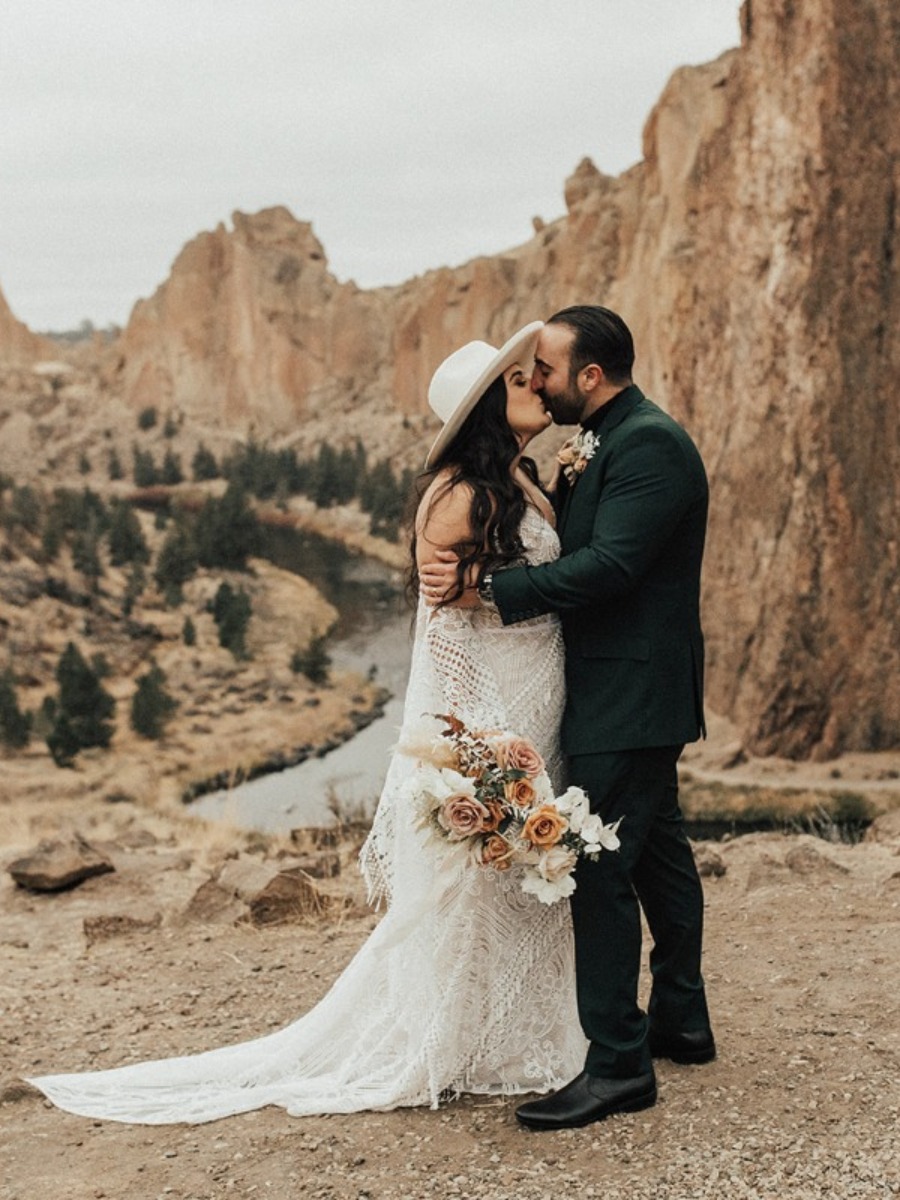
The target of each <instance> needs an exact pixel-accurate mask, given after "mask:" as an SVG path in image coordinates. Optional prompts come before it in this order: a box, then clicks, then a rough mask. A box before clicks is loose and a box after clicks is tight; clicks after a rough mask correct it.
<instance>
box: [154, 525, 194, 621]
mask: <svg viewBox="0 0 900 1200" xmlns="http://www.w3.org/2000/svg"><path fill="white" fill-rule="evenodd" d="M196 570H197V551H196V548H195V546H194V540H193V538H192V537H191V535H190V533H189V532H188V530H187V529H186V528H185V527H184V526H183V525H182V524H180V523H177V524H175V525H173V526H172V528H171V529H170V530H169V532H168V533H167V534H166V540H165V541H164V542H163V544H162V546H161V547H160V551H159V556H158V558H157V560H156V569H155V570H154V572H153V578H154V579H155V580H156V583H157V586H158V587H159V589H160V591H162V592H163V593H164V595H165V597H166V602H167V603H169V604H180V603H181V596H182V592H181V588H182V585H183V584H185V583H187V581H188V580H189V579H190V578H191V576H192V575H193V574H194V572H195V571H196Z"/></svg>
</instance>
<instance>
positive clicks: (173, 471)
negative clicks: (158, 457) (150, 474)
mask: <svg viewBox="0 0 900 1200" xmlns="http://www.w3.org/2000/svg"><path fill="white" fill-rule="evenodd" d="M159 477H160V481H161V482H162V483H166V484H169V485H170V486H171V485H172V484H175V483H183V482H184V472H183V471H182V470H181V459H180V458H179V457H178V455H177V454H176V453H175V451H174V450H172V449H171V447H170V448H169V449H167V450H166V453H165V456H164V458H163V464H162V469H161V470H160V475H159Z"/></svg>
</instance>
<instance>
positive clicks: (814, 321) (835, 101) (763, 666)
mask: <svg viewBox="0 0 900 1200" xmlns="http://www.w3.org/2000/svg"><path fill="white" fill-rule="evenodd" d="M742 27H743V36H742V45H741V47H740V48H739V49H737V50H735V51H733V52H730V53H728V54H726V55H724V56H723V57H722V58H720V59H719V60H717V61H716V62H714V63H711V64H708V65H706V66H703V67H699V68H689V69H683V70H680V71H678V72H676V74H675V75H674V76H673V77H672V79H671V80H670V82H669V84H668V86H667V87H666V89H665V91H664V93H663V95H662V97H661V98H660V101H659V103H658V104H657V106H656V108H655V109H654V111H653V112H652V114H651V115H650V118H649V120H648V122H647V125H646V128H645V134H644V158H643V161H642V162H641V163H640V164H638V165H637V166H636V167H634V168H632V169H631V170H630V171H628V172H626V173H625V174H623V175H621V176H619V177H617V178H612V177H610V176H607V175H604V174H602V173H601V172H600V171H598V170H597V169H596V168H595V167H594V165H593V164H592V163H591V162H590V161H589V160H585V161H584V162H583V163H582V164H581V165H580V166H579V167H578V169H577V170H576V171H575V173H574V174H573V176H572V177H571V179H570V180H569V181H568V183H567V185H566V203H567V210H568V211H567V214H566V216H565V217H563V218H562V219H560V220H558V221H556V222H554V223H552V224H549V225H547V226H545V227H543V226H542V227H540V228H539V229H537V231H536V233H535V236H534V237H533V239H532V240H531V241H530V242H528V243H527V244H526V245H524V246H521V247H518V248H516V249H514V250H512V251H509V252H507V253H504V254H502V255H498V256H495V257H489V258H488V257H486V258H481V259H477V260H475V261H473V262H470V263H468V264H466V265H465V266H463V267H460V268H458V269H454V270H449V269H446V270H439V271H432V272H429V273H428V274H426V275H424V276H421V277H419V278H416V279H413V280H410V281H408V282H407V283H405V284H403V285H401V286H399V287H395V288H382V289H375V290H371V291H363V290H361V289H359V288H357V287H356V286H355V285H354V284H352V283H340V282H338V281H337V280H336V279H335V278H334V277H333V276H332V275H331V273H330V272H329V270H328V266H327V262H326V259H325V255H324V252H323V249H322V246H321V245H320V244H319V242H318V241H317V239H316V237H315V235H314V234H313V231H312V228H311V227H310V226H309V225H308V224H305V223H302V222H298V221H296V220H294V218H293V217H292V216H291V214H290V213H289V212H288V211H287V210H286V209H282V208H277V209H270V210H267V211H265V212H262V213H258V214H256V215H255V216H245V215H243V214H240V213H237V214H235V216H234V228H233V230H230V231H229V230H227V229H226V228H225V227H224V226H220V227H219V228H218V229H217V230H215V231H214V232H213V233H207V234H202V235H201V236H200V237H198V238H196V239H195V240H194V241H192V242H191V243H190V244H189V245H188V246H187V247H186V248H185V249H184V251H183V252H182V254H181V255H180V257H179V258H178V260H177V261H176V263H175V265H174V267H173V270H172V274H171V276H170V278H169V279H168V280H167V281H166V282H165V283H164V284H163V285H162V286H161V287H160V288H159V289H158V291H157V292H156V294H155V295H154V296H153V297H151V298H150V299H149V300H146V301H142V302H140V303H139V304H138V305H137V306H136V308H135V310H134V313H133V315H132V318H131V321H130V322H129V324H128V327H127V329H126V331H125V333H124V335H123V338H122V340H121V343H120V345H119V346H118V347H117V351H116V358H115V361H114V362H113V361H111V362H110V363H108V365H107V367H106V371H105V383H106V385H107V387H108V389H109V391H110V393H111V394H113V395H116V396H119V397H121V398H122V399H124V401H125V402H126V403H127V404H129V405H130V406H131V407H132V408H133V409H137V408H140V407H143V406H144V405H146V404H153V405H156V406H158V407H160V408H161V409H162V410H165V411H171V412H175V413H177V414H180V415H183V416H184V418H185V422H186V427H187V426H193V427H195V428H196V427H201V428H216V427H218V428H220V429H221V428H223V427H227V428H229V429H231V430H233V431H234V432H235V433H236V434H241V435H247V434H248V433H249V432H254V433H256V434H257V435H259V436H262V437H272V438H276V439H284V440H292V439H299V440H301V441H306V442H309V441H315V440H317V439H318V438H321V437H325V436H329V437H332V438H335V437H336V436H337V437H338V438H340V436H341V435H340V431H341V429H343V430H344V431H345V432H346V436H347V437H348V438H349V437H352V436H355V435H356V433H357V432H358V430H359V429H360V427H361V423H363V422H364V427H365V429H366V436H367V439H368V440H369V442H370V443H371V445H372V447H373V449H374V450H375V452H376V453H383V452H384V451H385V449H387V448H388V447H390V448H391V449H393V450H395V451H399V452H400V453H404V452H405V453H408V454H411V455H413V456H418V455H419V454H420V452H421V448H422V446H423V445H424V444H425V443H426V442H427V440H428V438H429V437H430V436H431V433H432V432H433V422H432V421H431V419H430V417H429V416H428V415H427V409H426V406H425V401H424V395H425V388H426V385H427V381H428V378H429V376H430V374H431V371H432V370H433V368H434V366H435V365H436V364H437V362H438V361H439V360H440V359H441V358H442V357H443V356H444V354H445V353H447V352H448V351H449V350H450V349H451V348H453V347H454V346H456V345H458V344H459V343H460V342H462V341H465V340H466V339H468V338H470V337H476V336H477V337H486V338H488V339H489V340H493V341H499V340H502V339H503V338H504V337H505V336H506V335H507V334H508V333H509V332H510V331H511V330H513V329H514V328H515V327H516V326H517V325H518V324H520V323H522V322H524V321H526V320H530V319H533V318H534V317H537V316H541V315H545V314H547V313H549V312H552V311H553V310H554V309H556V308H558V307H561V306H562V305H564V304H568V303H573V302H577V301H587V302H591V301H595V302H602V303H606V304H609V305H610V306H612V307H614V308H617V309H618V310H619V311H621V312H622V313H623V314H624V315H625V316H626V318H627V319H628V321H629V323H630V324H631V325H632V327H633V329H634V331H635V335H636V339H637V344H638V348H639V361H638V365H637V371H636V378H637V380H638V382H639V383H640V384H641V385H642V386H643V387H644V389H645V390H646V391H647V392H649V393H650V394H651V395H652V396H654V397H655V398H656V399H658V400H659V402H660V403H662V404H663V405H664V406H665V407H666V408H668V409H669V411H671V412H672V413H673V414H674V415H675V416H676V417H677V418H678V419H680V420H681V421H683V422H684V423H685V424H686V425H687V426H688V428H689V429H690V430H691V431H692V433H693V434H694V435H695V437H696V439H697V441H698V443H699V445H700V447H701V449H702V451H703V453H704V457H705V459H706V462H707V465H708V468H709V473H710V477H711V482H712V488H713V511H712V518H711V527H710V539H709V552H708V566H707V570H706V612H705V623H706V628H707V632H708V645H709V687H708V696H709V701H710V704H711V706H712V707H713V708H714V709H716V710H718V711H719V712H722V713H724V714H726V715H728V716H730V717H732V718H734V719H735V720H736V721H737V723H738V724H739V726H740V728H741V729H742V730H743V731H744V732H745V735H746V739H747V743H748V745H749V746H750V747H751V748H752V749H753V750H755V751H756V752H780V753H786V754H790V755H794V756H798V757H799V756H806V755H817V756H827V755H830V754H833V753H836V752H838V751H840V750H842V749H848V748H856V749H878V748H882V747H887V746H896V745H898V744H900V650H898V646H897V638H896V632H895V631H896V629H897V627H898V618H900V581H898V546H897V540H898V532H900V482H898V480H900V445H898V433H897V407H898V406H897V403H896V400H895V398H894V388H895V380H896V379H897V377H898V373H900V333H898V330H900V299H898V257H900V256H898V216H897V203H896V197H897V187H898V178H900V165H898V164H900V123H898V122H897V121H896V119H895V118H896V112H897V110H898V90H900V82H898V81H900V15H898V13H897V10H896V6H895V4H894V3H893V0H867V3H866V4H863V5H860V4H858V3H856V2H855V0H746V3H745V4H744V6H743V9H742ZM536 224H537V223H536ZM336 431H337V432H336Z"/></svg>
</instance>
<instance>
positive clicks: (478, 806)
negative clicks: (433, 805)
mask: <svg viewBox="0 0 900 1200" xmlns="http://www.w3.org/2000/svg"><path fill="white" fill-rule="evenodd" d="M489 818H490V813H489V812H488V810H487V809H486V808H485V806H484V805H483V804H482V803H481V801H480V800H476V799H475V797H474V796H469V795H467V794H466V793H465V792H454V794H453V795H452V796H448V797H447V799H446V800H445V801H444V803H443V804H442V805H441V807H440V810H439V811H438V824H439V825H440V826H441V828H442V829H446V831H447V833H449V834H450V836H451V837H452V838H456V839H457V840H458V841H461V840H462V839H463V838H467V837H471V835H472V834H473V833H480V832H481V831H482V830H483V829H484V822H485V821H486V820H489Z"/></svg>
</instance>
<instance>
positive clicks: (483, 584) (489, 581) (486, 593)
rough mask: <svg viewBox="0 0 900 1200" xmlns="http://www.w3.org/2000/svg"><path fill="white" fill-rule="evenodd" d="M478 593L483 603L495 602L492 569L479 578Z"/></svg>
mask: <svg viewBox="0 0 900 1200" xmlns="http://www.w3.org/2000/svg"><path fill="white" fill-rule="evenodd" d="M478 595H479V597H480V599H481V603H482V604H493V603H494V574H493V572H492V571H488V572H487V574H485V575H482V577H481V579H480V580H479V583H478Z"/></svg>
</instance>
